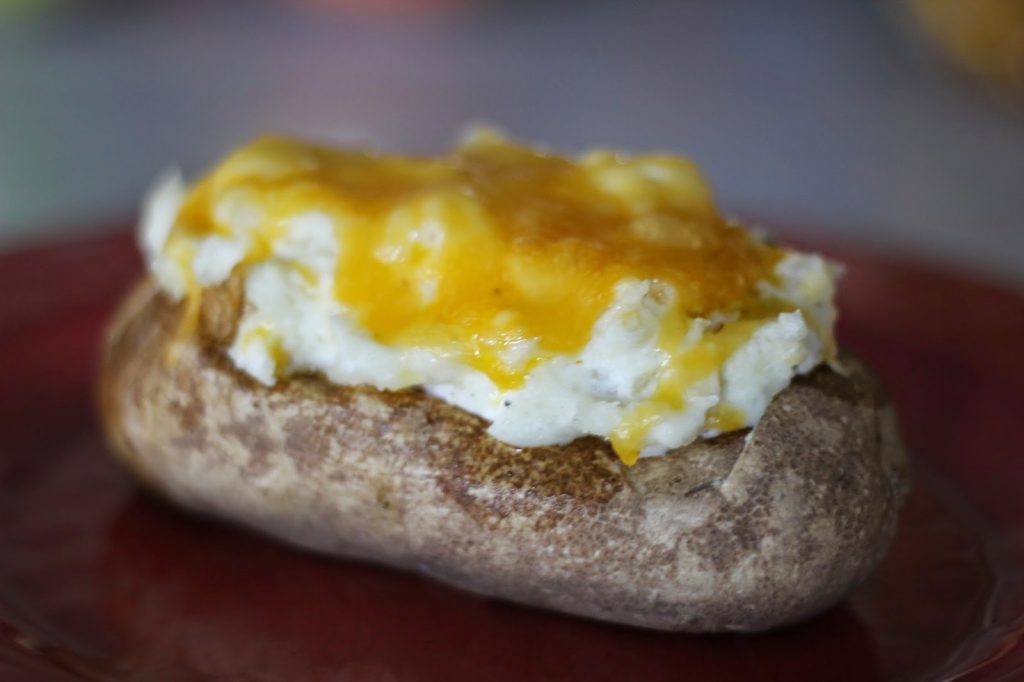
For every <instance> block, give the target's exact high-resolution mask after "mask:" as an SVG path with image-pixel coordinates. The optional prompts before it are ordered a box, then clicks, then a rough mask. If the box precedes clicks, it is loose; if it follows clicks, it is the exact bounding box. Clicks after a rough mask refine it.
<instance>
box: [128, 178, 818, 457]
mask: <svg viewBox="0 0 1024 682" xmlns="http://www.w3.org/2000/svg"><path fill="white" fill-rule="evenodd" d="M184 193H185V188H184V186H183V184H182V181H181V178H180V176H179V175H176V174H169V175H165V176H163V177H162V179H161V180H160V182H159V184H158V186H157V187H155V188H154V190H153V191H152V192H151V193H150V195H149V196H148V197H147V201H146V205H145V207H144V209H143V212H142V222H141V225H140V242H141V245H142V248H143V253H144V254H145V256H146V258H147V260H148V264H149V269H150V271H151V273H152V275H153V276H154V278H155V279H156V280H157V282H158V283H159V284H160V286H161V287H162V289H163V290H164V291H165V292H166V293H167V294H168V295H170V296H172V297H173V298H175V299H180V298H181V297H183V296H184V295H185V294H186V292H187V290H188V288H189V286H190V285H199V286H207V285H212V284H216V283H218V282H222V281H224V280H225V279H226V278H227V277H228V276H229V275H230V274H231V271H232V269H233V268H234V267H235V266H236V265H238V264H239V263H240V262H242V260H243V258H244V256H245V254H246V252H247V249H248V248H249V246H250V245H249V243H248V237H247V233H248V230H247V229H246V228H247V226H248V225H252V224H255V222H257V221H256V218H255V217H254V216H253V215H252V214H251V211H248V210H247V208H246V206H245V202H244V201H243V202H239V201H235V202H234V204H235V205H228V206H223V207H221V206H219V207H218V210H222V211H223V213H224V214H228V215H230V216H231V218H230V220H231V221H232V224H233V226H234V227H235V228H236V229H235V230H234V235H235V236H233V237H224V236H207V237H201V238H196V239H195V240H194V244H192V248H190V249H189V250H188V252H187V253H185V254H182V253H170V252H169V251H168V249H167V248H165V247H166V240H167V236H168V234H169V233H170V230H171V226H172V225H173V223H174V221H175V219H176V216H177V212H178V207H179V206H180V203H181V201H182V197H183V196H184ZM221 203H222V204H223V203H228V204H231V203H232V202H221ZM222 217H223V216H222ZM337 227H338V226H336V225H335V224H334V221H333V220H332V219H331V218H330V217H328V216H327V215H325V214H322V213H318V212H308V213H304V214H301V215H298V216H296V217H294V218H292V219H291V220H290V221H289V222H288V224H287V225H286V229H285V231H284V234H283V235H281V236H280V237H279V238H278V239H275V240H274V242H273V244H272V247H271V254H270V256H269V257H268V258H266V259H265V260H262V261H261V262H257V263H254V264H253V265H251V266H250V267H249V268H248V269H247V274H246V275H245V305H244V312H243V314H242V317H241V320H240V322H239V325H238V332H237V336H236V338H235V340H234V342H233V343H232V344H231V346H230V348H229V350H228V354H229V356H230V358H231V359H232V361H233V362H234V363H235V365H236V366H237V367H238V368H239V369H240V370H242V371H243V372H246V373H247V374H249V375H250V376H252V377H253V378H255V379H256V380H258V381H260V382H261V383H263V384H266V385H273V384H274V383H275V381H276V378H277V377H278V376H281V375H287V374H289V373H294V372H308V371H313V372H319V373H321V374H322V375H323V376H324V377H326V378H327V379H328V380H330V381H332V382H335V383H338V384H348V385H356V384H369V385H372V386H375V387H377V388H381V389H401V388H404V387H408V386H422V387H424V389H425V390H426V391H428V392H429V393H430V394H431V395H434V396H437V397H438V398H441V399H443V400H445V401H447V402H449V403H451V404H453V405H456V406H458V407H460V408H462V409H464V410H467V411H468V412H471V413H473V414H476V415H479V416H481V417H483V418H484V419H486V420H488V421H489V422H490V428H489V430H488V432H489V433H490V434H491V435H492V436H494V437H495V438H498V439H499V440H502V441H504V442H506V443H510V444H512V445H515V446H520V447H529V446H541V445H554V444H559V443H566V442H569V441H571V440H573V439H575V438H578V437H580V436H586V435H594V436H600V437H603V438H608V437H610V435H611V432H612V431H613V429H615V427H616V426H617V425H619V424H620V423H621V422H622V421H623V419H624V418H625V417H626V416H627V415H628V414H629V413H630V411H631V410H632V409H633V408H634V407H635V406H636V405H637V404H639V403H641V402H643V401H646V400H648V399H649V398H651V396H652V394H653V393H654V391H655V389H656V387H657V386H658V384H659V381H660V380H661V379H662V378H663V375H664V372H666V371H667V365H668V360H669V357H668V355H669V354H668V353H667V352H666V351H665V350H663V349H660V348H659V347H658V340H659V332H660V330H661V328H662V318H663V316H664V315H665V314H666V311H667V310H668V308H669V305H670V301H671V299H672V296H673V294H674V292H673V291H672V290H671V287H670V286H669V285H666V284H664V283H661V282H656V281H650V280H637V279H623V280H621V281H619V283H618V285H617V287H616V290H615V296H614V300H613V302H612V304H611V305H610V306H609V307H608V308H607V309H606V310H605V312H604V313H603V314H602V315H601V316H600V318H599V319H598V321H597V322H596V324H595V325H594V328H593V332H592V334H591V336H590V339H589V341H588V342H587V343H586V345H585V346H584V347H583V349H582V350H580V351H579V352H578V353H576V354H573V355H556V356H554V357H551V358H550V359H548V360H545V361H542V362H541V363H540V364H538V365H537V366H536V367H534V368H533V370H532V371H530V373H529V374H528V375H527V376H526V379H525V381H524V382H523V383H522V385H521V386H520V387H518V388H515V389H512V390H502V389H501V388H499V387H498V386H497V385H495V383H494V382H492V381H491V379H490V378H488V376H487V375H486V374H484V373H483V372H481V371H479V370H476V369H474V368H472V367H470V366H468V365H466V364H463V363H461V362H458V361H456V360H454V359H452V356H451V354H448V355H447V356H445V354H442V353H440V352H438V351H435V350H431V349H429V348H416V347H412V348H406V347H392V346H388V345H383V344H381V343H378V342H377V341H375V340H374V338H373V337H372V335H371V334H369V333H368V332H367V331H366V330H364V329H362V328H360V326H359V325H358V324H357V323H356V322H355V321H354V319H353V316H352V315H351V314H350V313H349V311H348V310H346V307H345V306H344V305H343V304H342V303H340V302H339V301H338V300H337V299H336V297H335V296H334V277H335V268H336V264H337V262H338V249H339V244H338V240H337V238H336V228H337ZM296 263H300V264H301V265H302V268H301V269H298V268H296V267H295V264H296ZM837 274H838V272H837V268H836V267H835V266H834V265H832V264H830V263H828V262H827V261H825V260H824V259H823V258H821V257H820V256H817V255H813V254H800V253H790V254H788V255H786V256H785V257H784V258H783V259H782V260H781V261H780V262H779V263H778V265H777V267H776V272H775V275H776V277H775V278H774V279H775V281H774V283H768V282H764V283H762V290H763V293H764V294H765V295H766V296H768V295H770V296H774V297H776V298H779V299H781V300H785V301H788V302H791V303H792V304H793V306H794V307H796V308H798V310H795V311H794V312H787V313H782V314H779V315H778V316H777V317H775V318H774V319H770V320H767V321H765V322H764V323H763V324H762V325H761V326H760V327H759V328H757V329H756V331H754V333H753V334H752V335H751V336H750V337H749V338H748V339H747V340H746V341H745V342H744V343H743V344H742V345H740V346H739V348H738V349H737V350H735V352H733V353H732V354H731V355H730V357H729V358H728V359H727V360H726V361H725V362H724V363H723V364H722V365H721V366H720V367H718V368H717V370H716V371H712V372H711V373H709V374H708V375H707V376H706V377H704V378H703V379H700V380H698V381H695V382H693V383H691V384H690V385H688V386H687V387H686V389H685V395H684V396H683V401H682V405H683V407H681V408H680V409H678V410H672V409H667V408H666V409H665V410H664V411H663V413H661V414H660V415H659V418H658V419H657V420H656V423H655V424H654V426H653V427H651V428H650V429H649V430H648V431H647V433H646V436H645V440H644V443H643V445H642V447H641V450H640V456H641V457H644V456H653V455H661V454H663V453H665V452H666V451H668V450H671V449H673V448H677V447H679V446H682V445H686V444H687V443H690V442H692V441H693V440H695V439H696V438H699V437H701V436H705V437H706V436H713V435H715V434H716V432H715V431H714V430H713V429H711V428H710V427H709V426H708V413H709V410H711V409H712V408H714V407H715V406H716V405H718V404H720V403H725V404H728V405H729V406H731V407H732V408H737V409H738V410H740V411H741V412H742V414H743V416H744V418H745V420H746V425H747V426H752V425H753V424H755V423H756V422H757V421H758V420H759V419H760V417H761V415H762V414H763V413H764V410H765V408H766V407H767V405H768V402H769V401H770V400H771V399H772V397H773V396H775V395H776V394H777V393H778V392H779V391H781V390H783V389H784V388H785V387H786V386H787V385H788V384H789V382H790V381H791V380H792V379H793V377H794V376H795V375H797V374H803V373H806V372H809V371H810V370H811V369H813V368H814V367H815V366H816V365H818V364H820V363H821V362H822V361H823V358H824V354H825V352H826V348H827V347H828V345H829V344H830V343H831V341H830V339H831V329H832V325H833V322H834V319H835V308H834V306H833V303H832V299H833V293H834V282H835V278H836V276H837ZM425 295H429V292H426V294H425ZM722 321H723V320H721V319H712V320H706V319H698V320H695V321H694V322H693V323H692V324H691V326H690V327H689V331H688V333H687V335H686V338H685V339H684V340H683V342H682V346H681V348H685V347H686V346H689V345H692V344H696V343H698V342H700V340H701V338H702V337H704V335H706V334H709V333H711V332H710V331H709V328H711V327H712V326H713V325H714V324H716V323H721V322H722ZM277 351H283V352H277ZM532 352H533V349H532V348H531V347H530V346H529V344H524V345H523V347H520V348H514V349H512V351H511V352H510V354H509V357H507V358H506V359H507V360H508V361H509V362H511V363H513V364H514V363H516V362H523V361H525V359H526V358H528V357H530V356H531V354H532ZM275 358H285V360H283V362H285V363H286V366H278V362H279V361H278V360H277V359H275Z"/></svg>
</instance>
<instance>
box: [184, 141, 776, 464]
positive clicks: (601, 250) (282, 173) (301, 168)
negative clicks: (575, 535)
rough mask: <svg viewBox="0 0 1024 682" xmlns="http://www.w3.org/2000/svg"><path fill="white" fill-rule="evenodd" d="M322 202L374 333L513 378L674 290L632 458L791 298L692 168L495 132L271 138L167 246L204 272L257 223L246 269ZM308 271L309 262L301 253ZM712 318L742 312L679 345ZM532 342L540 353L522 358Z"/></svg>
mask: <svg viewBox="0 0 1024 682" xmlns="http://www.w3.org/2000/svg"><path fill="white" fill-rule="evenodd" d="M310 212H318V213H320V214H324V215H326V216H328V217H330V218H331V220H332V221H333V224H334V225H335V231H336V237H337V241H338V244H339V254H340V255H339V258H338V261H337V266H336V271H335V277H334V294H335V296H336V298H337V300H338V301H339V302H340V303H342V304H343V305H344V306H345V307H346V308H347V309H348V310H349V311H351V313H352V314H353V315H354V317H355V319H356V320H357V321H358V323H359V325H360V326H361V327H362V328H364V329H365V330H367V331H368V332H369V333H370V334H372V336H373V338H374V339H375V340H376V341H378V342H379V343H381V344H385V345H389V346H398V347H413V346H416V347H426V348H430V349H433V350H434V351H436V352H437V353H438V354H439V355H441V356H443V357H447V358H451V359H454V360H457V361H459V362H462V363H464V364H466V365H469V366H471V367H473V368H475V369H477V370H479V371H481V372H483V373H485V374H486V375H487V376H488V377H489V378H490V379H491V380H492V381H493V382H494V383H495V384H496V385H497V386H498V387H499V388H502V389H509V388H515V387H517V386H519V385H521V384H522V382H523V381H524V379H525V377H526V376H527V375H528V374H529V372H530V371H531V370H532V369H533V368H534V367H536V366H537V365H538V364H539V363H540V362H543V361H544V360H546V359H548V358H550V357H552V356H554V355H558V354H572V353H576V352H578V351H580V350H581V349H582V348H583V347H584V346H585V345H586V344H587V341H588V339H589V338H590V336H591V332H592V329H593V327H594V323H595V321H596V320H597V319H598V317H599V316H600V315H601V314H602V313H603V312H604V311H605V310H607V309H608V307H609V305H610V303H611V302H612V299H613V295H614V291H615V285H616V283H618V282H620V281H622V280H624V279H628V278H632V279H637V280H654V281H658V282H661V283H664V284H667V285H670V287H671V289H672V290H673V291H674V294H673V298H672V300H671V305H670V309H669V311H668V312H667V314H666V315H665V316H664V323H663V327H662V332H661V335H660V338H659V341H658V344H659V347H660V348H661V349H663V350H664V351H665V353H666V356H667V357H669V358H670V360H668V364H669V367H668V371H667V372H665V373H664V374H663V377H662V378H661V380H660V382H659V384H658V386H657V388H656V390H655V391H654V395H653V396H652V397H651V398H650V399H649V400H647V401H644V402H642V403H639V404H637V405H636V406H635V407H634V408H633V409H632V410H631V411H630V412H629V413H628V414H627V416H626V417H625V419H624V420H623V422H622V423H621V424H619V425H618V427H616V428H615V429H614V430H613V431H612V434H611V437H610V440H611V442H612V445H613V446H614V448H615V450H616V451H617V452H618V453H619V455H620V456H621V457H622V459H623V460H624V461H626V462H627V463H632V462H634V461H635V460H636V458H637V455H638V454H639V452H640V449H641V446H642V444H643V440H644V435H645V433H646V432H647V430H648V429H649V428H650V426H651V425H652V424H653V423H654V422H656V421H657V419H658V415H660V414H661V413H662V412H663V411H664V410H665V409H676V410H678V409H680V408H681V407H682V406H683V396H684V394H685V390H686V387H687V386H688V385H690V384H691V383H692V382H694V381H696V380H699V379H701V378H702V377H705V376H707V375H708V374H709V373H711V372H714V371H716V370H717V369H718V368H720V367H721V366H722V364H723V363H724V362H725V361H726V360H727V359H728V357H729V356H730V355H731V354H732V353H733V352H734V351H735V350H736V349H737V348H738V347H739V346H740V345H742V344H743V343H744V342H745V341H746V340H747V339H748V338H749V337H750V335H751V334H752V333H753V332H754V331H756V329H757V328H758V326H759V325H760V324H761V323H763V322H764V320H766V319H769V318H771V317H772V316H774V315H776V314H778V313H779V312H780V311H783V310H793V309H794V306H791V305H782V304H780V303H775V302H771V301H767V302H766V301H765V300H764V299H763V298H761V297H760V294H759V292H758V288H757V285H758V282H762V281H765V280H770V279H771V277H772V272H773V268H774V266H775V264H776V263H777V262H778V261H779V259H780V258H781V257H782V255H783V253H784V252H783V251H782V250H780V249H777V248H775V247H772V246H769V245H766V244H764V243H763V242H761V241H759V240H757V239H755V238H754V237H752V236H751V234H750V233H749V232H747V231H746V230H744V229H742V228H741V227H739V226H737V225H735V224H732V223H730V222H729V221H727V220H725V219H724V218H723V217H722V216H721V215H719V213H718V212H717V210H716V208H715V206H714V202H713V200H712V197H711V194H710V192H709V190H708V188H707V185H706V183H705V182H704V180H703V178H702V177H701V176H700V174H699V173H698V172H697V170H696V169H695V168H694V166H693V165H692V164H691V163H689V162H687V161H685V160H682V159H679V158H675V157H670V156H663V155H645V156H634V157H623V156H619V155H616V154H613V153H610V152H592V153H590V154H587V155H585V156H583V157H582V158H581V159H579V160H572V159H569V158H565V157H562V156H558V155H555V154H551V153H546V152H542V151H538V150H535V149H532V148H528V147H525V146H520V145H516V144H512V143H510V142H507V141H505V140H504V139H501V138H499V137H497V136H495V135H493V134H486V133H485V134H479V135H476V136H475V137H473V138H471V139H469V140H468V141H467V142H465V143H464V144H462V145H460V146H458V147H457V148H455V149H454V150H453V151H452V152H450V153H449V154H447V155H446V156H443V157H440V158H407V157H396V156H385V155H379V154H372V153H366V152H358V151H346V150H339V149H333V148H327V147H321V146H314V145H311V144H308V143H304V142H299V141H296V140H290V139H284V138H279V137H267V138H262V139H259V140H256V141H255V142H252V143H251V144H249V145H247V146H245V147H243V148H241V149H239V150H238V151H236V152H235V153H234V154H232V155H231V156H229V157H228V158H227V159H226V160H225V161H224V162H222V163H221V164H220V165H219V166H218V167H217V168H215V169H214V170H213V171H212V172H211V173H210V174H209V175H207V176H206V177H205V178H204V179H202V180H201V181H200V182H199V183H197V184H196V185H195V186H194V187H193V188H192V190H191V191H190V193H189V194H188V196H187V198H186V199H185V202H184V204H183V205H182V207H181V210H180V212H179V214H178V217H177V220H176V222H175V224H174V227H173V229H172V231H171V234H170V237H169V240H168V242H167V246H166V247H165V252H166V253H168V254H170V255H171V256H172V257H173V258H175V260H177V261H180V263H181V264H182V269H183V271H185V272H190V271H191V266H189V265H188V264H187V261H188V260H189V259H191V258H192V257H193V255H194V253H193V252H192V251H191V250H190V249H189V248H188V245H190V244H192V243H194V242H195V240H196V239H198V238H202V237H207V236H210V235H222V236H226V237H238V236H239V233H240V232H244V233H245V235H246V237H247V242H246V243H247V244H248V248H247V251H246V254H245V258H244V259H243V262H242V267H245V266H247V265H251V264H253V263H257V262H260V261H262V260H264V259H266V258H268V256H269V255H270V254H271V253H272V251H273V247H274V244H275V241H276V240H278V239H279V238H280V237H281V235H282V234H284V233H285V232H286V231H287V230H288V226H289V224H290V221H292V220H293V219H295V218H297V217H298V216H301V215H304V214H308V213H310ZM294 267H295V268H296V270H297V271H298V272H299V273H300V274H303V268H304V265H303V264H302V263H295V264H294ZM304 276H306V275H305V274H304ZM190 277H191V275H190ZM309 279H310V281H312V280H313V276H311V275H310V276H309ZM189 281H190V282H192V281H193V279H190V280H189ZM194 289H195V287H194V286H192V285H190V287H189V298H190V299H194ZM192 308H193V309H194V308H195V306H194V305H193V306H192ZM194 315H195V310H193V312H192V317H193V318H194ZM715 315H718V316H728V317H729V318H730V320H733V321H730V323H729V324H726V325H725V326H724V327H722V328H721V329H720V330H717V331H716V332H714V333H710V334H708V335H707V336H706V337H705V339H704V340H703V341H702V342H701V343H699V344H697V345H696V346H694V347H692V348H687V349H686V350H685V351H680V348H681V347H682V345H683V338H684V336H685V335H686V332H687V330H688V328H689V325H690V323H691V321H692V320H694V319H697V318H708V317H709V316H715ZM524 344H528V348H529V349H530V351H529V354H528V356H527V357H526V358H525V360H519V361H515V362H513V361H510V360H509V356H510V353H509V351H511V350H513V349H515V348H521V347H523V345H524ZM275 348H276V350H275V351H274V352H275V355H276V356H277V358H278V361H279V363H280V364H284V363H285V362H286V361H287V358H285V357H282V356H281V354H282V353H283V351H282V350H281V349H280V347H279V346H275ZM280 364H279V365H278V366H279V367H280ZM744 425H745V415H744V414H743V413H742V411H740V410H737V409H736V408H731V407H730V406H728V405H724V404H722V405H718V406H717V407H715V408H714V409H713V410H712V411H711V413H710V414H709V416H708V426H709V428H711V429H715V430H721V431H726V430H731V429H735V428H740V427H742V426H744Z"/></svg>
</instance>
